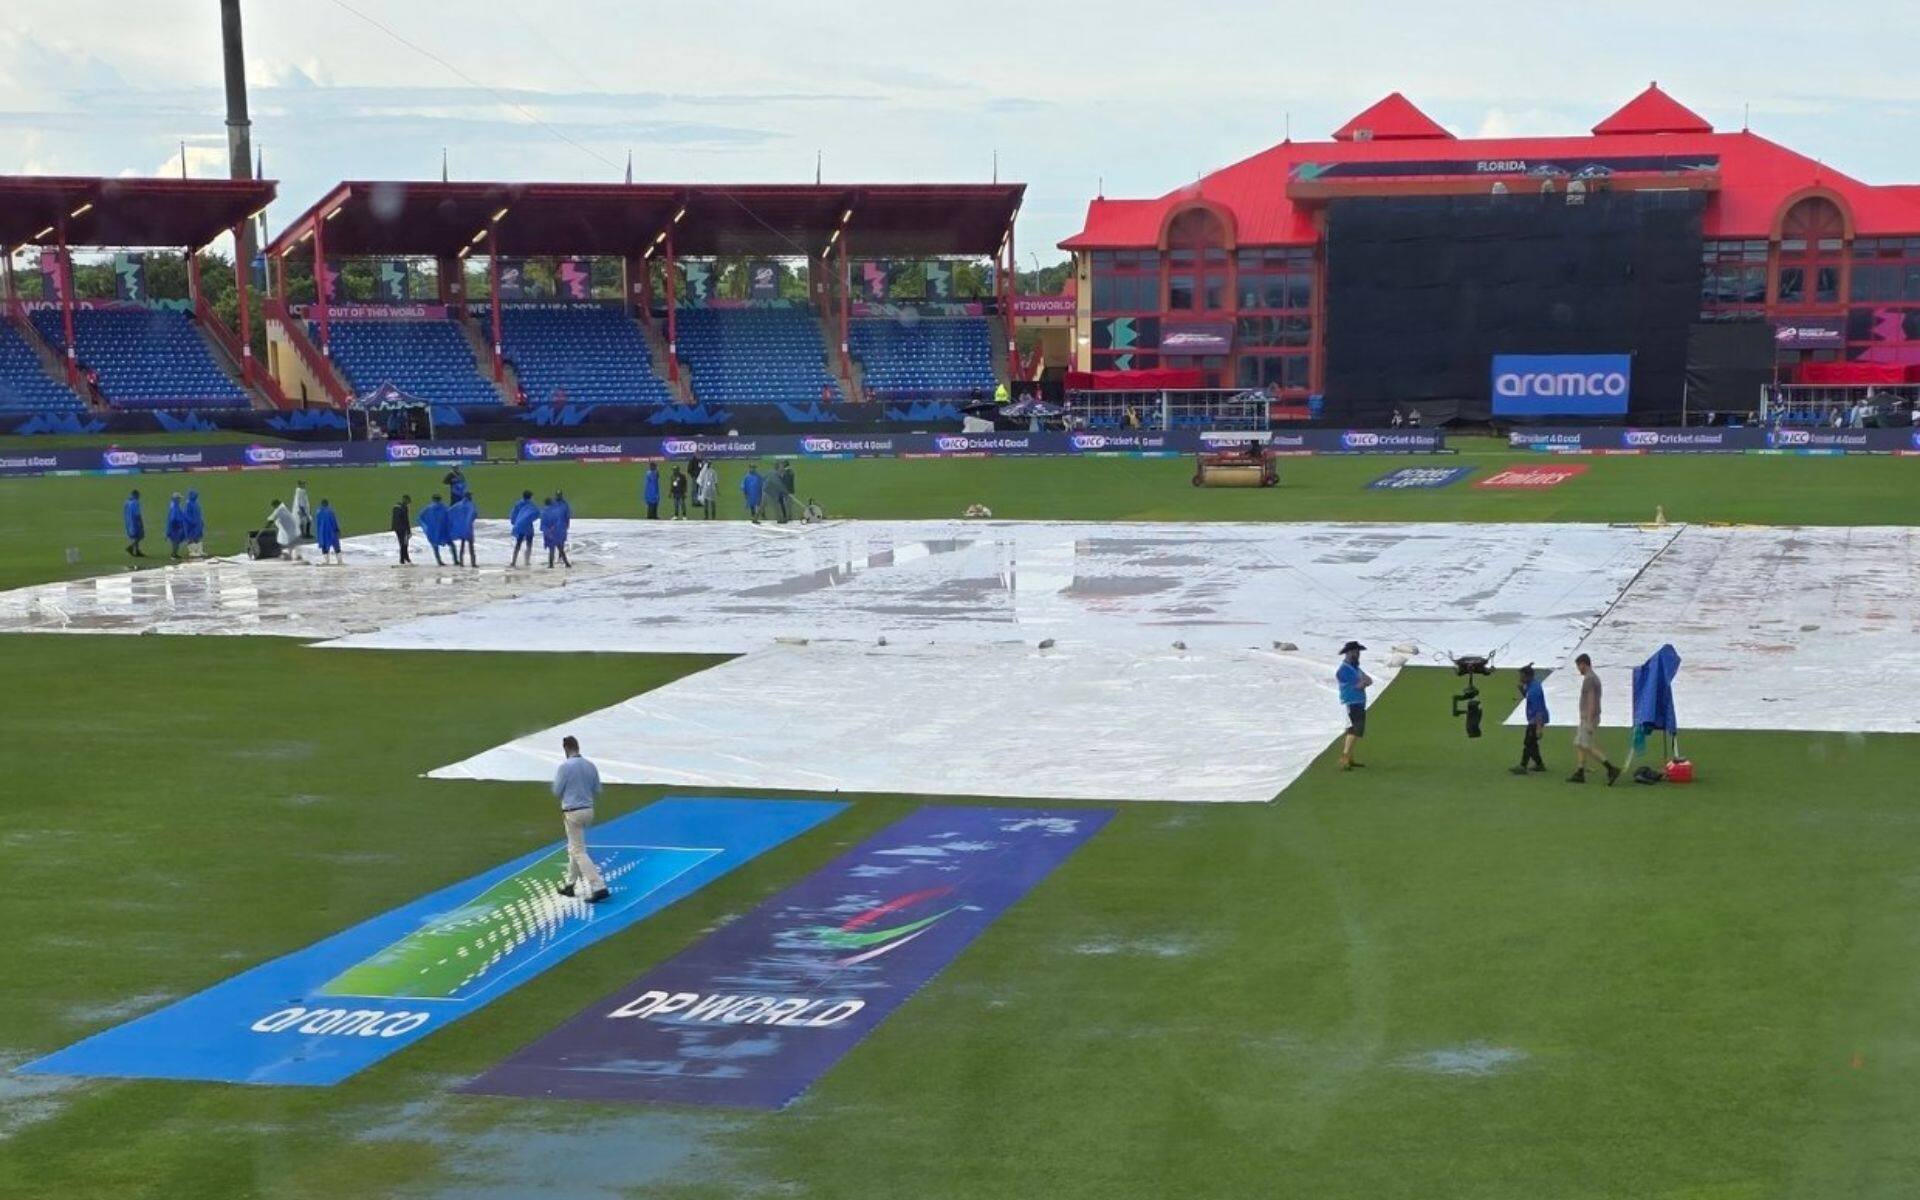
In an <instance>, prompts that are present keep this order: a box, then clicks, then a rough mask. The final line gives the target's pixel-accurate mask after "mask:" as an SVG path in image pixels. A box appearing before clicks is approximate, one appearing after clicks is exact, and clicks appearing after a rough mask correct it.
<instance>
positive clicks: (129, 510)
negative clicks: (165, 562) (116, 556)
mask: <svg viewBox="0 0 1920 1200" xmlns="http://www.w3.org/2000/svg"><path fill="white" fill-rule="evenodd" d="M120 526H121V528H123V529H125V530H126V531H127V557H128V558H145V557H146V556H147V553H146V551H144V550H142V549H141V548H140V543H141V542H143V541H145V540H146V536H147V518H146V515H145V514H144V513H142V512H141V511H140V492H139V490H138V489H135V490H134V491H132V492H129V493H127V502H126V503H125V504H122V505H121V506H120Z"/></svg>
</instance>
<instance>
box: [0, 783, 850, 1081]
mask: <svg viewBox="0 0 1920 1200" xmlns="http://www.w3.org/2000/svg"><path fill="white" fill-rule="evenodd" d="M845 807H846V806H845V805H844V804H841V803H838V802H832V801H823V800H732V799H684V798H674V797H669V798H667V799H664V800H660V801H658V802H656V803H654V804H651V805H648V806H647V807H646V808H643V809H640V810H639V811H638V812H632V813H628V814H627V815H626V816H623V817H619V818H616V819H615V820H612V821H608V822H607V823H605V824H603V825H596V826H594V827H593V828H592V829H591V830H589V831H588V835H587V847H588V851H589V852H590V853H591V854H592V855H593V858H594V862H595V863H596V864H597V865H598V866H599V867H600V871H601V874H603V875H604V876H605V877H606V879H607V885H608V886H609V887H610V888H611V889H612V891H613V895H612V896H611V897H609V898H608V899H607V900H605V901H603V902H602V903H600V904H597V905H589V904H587V903H586V902H585V901H584V900H579V899H569V898H566V897H563V896H560V895H558V894H557V893H556V892H555V891H554V885H555V884H556V883H557V882H558V881H559V880H560V879H561V878H562V877H563V876H564V874H565V871H566V848H565V845H564V843H558V842H556V843H554V844H552V845H549V846H545V847H542V848H541V849H539V850H535V851H533V852H531V853H529V854H525V855H522V856H521V857H519V858H517V859H514V860H513V861H512V862H509V863H506V864H505V865H503V866H499V867H496V868H494V869H493V870H491V871H486V872H484V873H482V874H480V875H476V876H474V877H473V878H472V879H468V880H466V881H465V882H462V883H456V884H454V885H453V886H451V887H446V888H442V889H440V890H439V891H437V892H434V893H433V894H432V895H429V896H423V897H422V898H420V899H419V900H416V901H414V902H413V903H411V904H408V905H406V906H404V907H401V908H397V909H394V910H393V911H391V912H388V913H384V914H382V915H380V916H377V917H373V918H371V919H370V920H367V921H363V922H361V923H360V924H358V925H356V926H354V927H353V928H351V929H348V930H345V931H344V932H341V933H336V934H334V935H333V936H332V937H330V938H327V939H326V940H324V941H321V942H317V943H315V944H314V945H311V946H309V947H307V948H306V949H304V950H300V951H296V952H295V953H293V954H289V955H287V956H285V957H284V958H277V959H274V960H273V961H272V962H269V963H264V964H262V965H261V966H258V967H255V968H253V969H252V970H250V971H247V972H245V973H244V974H241V975H236V976H235V977H233V978H232V979H229V980H227V981H226V982H224V983H220V984H216V985H214V986H213V987H210V988H208V989H207V990H206V991H204V992H201V993H199V994H198V995H194V996H190V997H188V998H187V999H185V1000H181V1001H179V1002H178V1003H175V1004H170V1005H168V1006H167V1007H166V1008H163V1009H160V1010H159V1011H158V1012H153V1013H149V1014H148V1015H146V1016H144V1017H141V1018H139V1019H138V1020H134V1021H129V1022H128V1023H127V1024H125V1025H120V1026H116V1027H115V1028H112V1029H109V1030H106V1031H105V1032H103V1033H98V1034H95V1035H94V1036H92V1037H90V1038H88V1039H86V1040H85V1041H83V1042H80V1043H77V1044H76V1045H73V1046H69V1047H67V1048H66V1049H65V1050H61V1051H59V1052H57V1053H54V1054H50V1055H48V1056H47V1057H46V1058H42V1059H39V1060H38V1061H36V1062H31V1063H28V1064H26V1065H25V1066H23V1067H21V1068H20V1070H22V1071H25V1072H29V1073H35V1074H47V1075H105V1076H119V1077H132V1078H145V1079H203V1080H211V1081H217V1082H223V1083H269V1084H332V1083H338V1082H340V1081H341V1080H342V1079H345V1078H347V1077H348V1076H350V1075H352V1074H354V1073H355V1072H356V1071H359V1070H361V1069H363V1068H365V1067H368V1066H371V1065H372V1064H374V1063H376V1062H379V1061H380V1060H381V1059H383V1058H385V1057H387V1056H388V1055H389V1054H392V1053H393V1052H394V1051H396V1050H398V1049H400V1048H401V1047H402V1046H406V1045H408V1044H410V1043H412V1042H416V1041H418V1040H419V1039H421V1038H423V1037H426V1036H427V1035H428V1034H430V1033H432V1032H433V1031H434V1030H436V1029H438V1028H440V1027H441V1026H443V1025H447V1024H449V1023H451V1022H453V1021H456V1020H458V1019H459V1018H461V1017H463V1016H465V1015H466V1014H468V1013H470V1012H472V1011H474V1010H475V1009H477V1008H479V1007H480V1006H481V1005H483V1004H485V1003H487V1002H488V1001H490V1000H492V999H493V998H494V997H496V996H499V995H503V994H504V993H506V992H508V991H510V990H512V989H513V988H515V987H517V986H519V985H520V984H521V983H524V982H526V981H527V980H529V979H531V978H533V977H534V976H536V975H538V974H540V973H541V972H542V971H545V970H546V969H547V968H549V967H551V966H553V965H554V964H556V963H559V962H561V961H563V960H565V959H566V958H568V957H569V956H571V955H573V954H575V953H578V952H579V951H581V950H584V949H586V948H587V947H588V946H591V945H593V944H594V943H595V942H599V941H601V940H603V939H605V938H607V937H610V936H612V935H613V934H615V933H618V932H619V931H620V930H622V929H625V928H627V927H628V926H630V925H632V924H634V923H635V922H637V921H640V920H642V919H644V918H646V917H649V916H651V915H653V914H654V913H657V912H659V911H660V910H661V909H663V908H665V907H666V906H667V905H669V904H672V903H673V902H674V901H676V900H679V899H681V898H682V897H685V896H688V895H691V894H692V893H694V892H695V891H698V890H699V889H700V888H702V887H704V886H705V885H707V884H708V883H711V882H712V881H714V880H715V879H718V878H720V877H721V876H722V875H725V874H726V873H727V872H729V871H731V870H733V869H734V868H735V867H737V866H739V865H740V864H742V863H744V862H747V861H748V860H750V859H752V858H754V857H756V856H758V855H760V854H762V853H764V852H765V851H767V850H771V849H772V848H773V847H775V846H778V845H780V844H781V843H782V842H785V841H787V840H789V839H791V838H794V837H797V836H799V835H800V834H802V833H805V832H806V831H807V830H809V829H812V828H813V827H814V826H816V825H818V824H820V823H821V822H822V821H825V820H827V819H828V818H830V817H832V816H834V815H835V814H836V813H838V812H840V811H841V810H842V809H844V808H845ZM554 823H555V824H556V825H557V824H558V823H559V813H558V812H557V811H556V812H555V813H554Z"/></svg>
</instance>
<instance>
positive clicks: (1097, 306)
mask: <svg viewBox="0 0 1920 1200" xmlns="http://www.w3.org/2000/svg"><path fill="white" fill-rule="evenodd" d="M1119 282H1120V281H1119V280H1117V279H1115V278H1114V277H1113V276H1111V275H1102V274H1099V273H1098V272H1095V274H1094V276H1093V311H1095V312H1111V311H1113V310H1114V309H1116V308H1118V307H1119V302H1118V300H1117V299H1116V296H1115V293H1116V291H1117V290H1118V289H1117V288H1116V287H1115V285H1116V284H1118V283H1119Z"/></svg>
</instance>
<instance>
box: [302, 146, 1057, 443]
mask: <svg viewBox="0 0 1920 1200" xmlns="http://www.w3.org/2000/svg"><path fill="white" fill-rule="evenodd" d="M1024 194H1025V188H1024V185H1020V184H999V183H994V184H872V185H866V184H859V185H854V184H848V185H839V184H812V185H794V184H741V185H701V184H691V185H688V184H645V183H642V184H633V183H627V184H558V183H505V182H472V183H469V182H438V183H435V182H392V181H389V182H376V181H350V182H345V183H341V184H339V185H338V186H336V187H335V188H333V189H332V190H331V191H329V192H328V193H327V194H326V195H325V196H323V197H322V198H321V199H320V200H319V201H318V202H317V203H315V204H314V205H313V206H312V207H310V208H309V209H307V210H306V211H305V212H304V213H302V214H301V215H300V216H299V217H298V218H296V219H295V220H294V221H293V222H292V223H291V224H289V225H288V226H287V227H286V228H285V229H284V230H283V231H281V233H280V234H279V236H278V237H276V238H275V239H274V240H273V243H272V244H271V246H270V247H269V248H268V252H267V253H268V257H269V260H270V262H271V264H272V273H271V278H272V281H273V288H274V293H275V298H276V303H278V304H281V305H289V306H290V305H291V304H293V303H294V302H296V301H298V302H303V303H305V304H306V305H307V308H306V315H307V317H308V318H309V320H310V322H311V328H312V338H311V340H312V343H313V356H312V357H313V358H314V359H315V360H317V361H325V362H331V361H334V359H335V355H334V354H333V350H334V347H333V341H334V334H335V329H334V325H335V323H336V321H338V320H339V319H340V317H339V314H340V312H341V311H343V310H344V309H345V308H346V306H348V305H355V304H361V303H363V300H371V301H372V302H374V303H391V302H393V298H391V297H389V298H384V299H383V298H380V297H368V298H356V297H351V296H344V295H342V294H341V292H340V291H339V290H338V289H339V285H340V281H341V280H342V278H343V277H344V275H345V272H344V271H343V270H342V269H341V264H343V263H346V262H348V261H350V260H352V259H355V258H380V259H386V260H406V259H425V260H431V261H432V262H433V263H434V272H433V274H434V278H435V280H436V281H437V282H436V284H435V287H434V292H433V294H432V295H431V296H419V297H414V296H407V297H405V299H406V300H407V302H409V303H411V302H414V301H416V300H417V301H420V302H425V303H431V304H433V305H438V306H444V307H445V308H446V310H447V312H448V315H449V316H450V317H451V318H452V319H453V320H454V321H455V322H458V323H459V324H461V325H462V326H463V327H464V328H468V329H471V330H472V331H473V334H474V338H475V340H476V342H477V343H478V356H479V359H480V361H481V363H482V366H483V369H484V370H485V371H486V372H487V373H488V374H489V375H490V376H491V378H492V381H493V382H494V384H495V385H496V386H497V387H500V388H502V389H503V390H504V389H511V388H513V384H512V382H511V377H510V367H511V366H514V365H517V366H519V367H520V369H521V375H522V377H521V378H520V380H519V383H518V389H517V390H522V391H524V392H525V393H526V400H527V402H528V403H529V404H545V403H548V402H549V401H551V400H552V399H554V398H555V397H564V398H565V400H566V401H567V402H568V404H570V405H577V404H617V403H633V404H646V403H650V402H655V401H660V400H665V401H672V402H678V403H680V404H694V403H698V402H707V403H713V404H724V403H729V402H758V401H766V402H770V403H781V404H785V405H788V406H789V407H792V408H794V409H795V410H796V411H803V412H804V411H813V412H817V411H819V410H820V409H822V408H826V407H831V406H833V405H835V404H837V402H838V401H840V400H841V399H858V398H861V397H860V396H859V387H858V378H859V373H860V364H859V363H857V362H856V360H855V358H854V353H853V334H852V325H853V318H854V317H855V315H856V306H857V305H859V304H862V303H865V302H868V301H870V300H872V299H873V298H875V297H876V296H880V297H883V298H884V297H885V295H886V293H885V292H884V291H876V289H875V287H874V285H873V278H874V274H875V272H874V271H873V269H872V268H873V267H874V265H875V263H877V262H887V261H895V262H906V261H914V260H918V261H923V262H925V261H935V260H938V259H941V258H943V257H967V256H971V257H973V258H976V259H988V260H990V261H991V263H992V270H991V289H992V291H993V293H994V294H993V297H992V298H991V300H988V301H985V302H983V303H982V304H981V306H980V312H979V313H976V314H971V315H973V316H976V317H980V318H983V319H981V320H978V321H976V322H975V323H974V324H972V325H969V326H967V328H966V333H967V334H968V340H969V345H968V348H967V351H966V355H965V357H966V358H967V359H969V360H971V359H972V358H973V357H974V355H975V352H976V351H977V349H978V347H977V345H974V344H973V343H972V340H971V336H972V335H974V334H977V335H978V336H979V337H985V338H992V339H998V338H1000V337H1001V336H1002V335H1004V339H1005V343H1006V345H1005V347H1004V349H1002V348H1001V347H1000V346H999V345H998V344H997V343H996V344H995V345H994V346H993V347H992V349H991V356H992V358H993V359H994V360H1001V359H1010V358H1011V357H1012V354H1013V350H1014V345H1013V343H1014V340H1015V334H1016V330H1015V328H1014V322H1013V320H1012V319H1011V316H1010V315H1008V316H1006V318H1005V319H1001V316H1000V315H1001V314H1010V312H1011V307H1012V306H1011V296H1012V280H1013V278H1014V270H1013V265H1014V263H1015V261H1016V260H1015V257H1014V255H1015V245H1014V222H1015V218H1016V217H1017V215H1018V213H1019V208H1020V203H1021V200H1022V197H1023V196H1024ZM855 253H859V254H861V255H863V256H869V257H865V258H863V259H861V260H856V259H855V258H854V257H853V255H854V254H855ZM606 260H614V261H615V262H617V264H618V269H617V270H608V269H607V266H608V263H607V261H606ZM723 262H725V263H727V264H730V265H737V266H745V267H747V268H749V270H748V276H749V277H750V279H751V283H750V285H749V287H748V288H746V289H745V293H746V294H745V295H743V296H730V297H726V298H724V299H723V298H722V297H719V296H718V295H716V293H715V291H714V289H713V287H712V285H713V283H714V282H715V281H716V280H717V279H718V277H719V275H720V271H719V269H718V268H719V265H720V264H721V263H723ZM290 263H291V264H294V265H295V267H296V268H297V269H293V270H290V269H289V265H290ZM481 263H484V264H485V266H484V276H483V278H484V279H485V296H484V298H482V297H480V296H478V295H473V296H470V295H468V292H469V291H470V290H472V291H478V290H479V289H478V288H477V286H473V285H469V283H468V278H469V276H468V271H469V270H470V269H472V267H475V266H478V265H479V264H481ZM533 266H537V267H538V269H537V270H534V269H530V267H533ZM549 267H550V277H551V278H552V279H553V280H555V283H554V284H553V285H551V286H552V288H553V290H552V291H551V292H550V293H546V294H530V293H529V292H528V291H527V281H528V280H530V279H533V278H535V277H537V276H548V275H549ZM762 267H767V268H770V269H768V270H765V271H762V270H761V269H760V268H762ZM796 267H798V268H799V269H796ZM856 267H858V268H859V272H860V279H859V280H858V281H856V278H855V271H856ZM782 271H785V272H787V277H788V278H793V277H796V276H799V275H801V274H802V271H803V272H804V279H805V293H804V295H781V294H780V288H779V279H780V277H781V272H782ZM763 276H764V278H763ZM563 277H564V278H566V279H567V285H566V286H565V287H562V286H561V284H560V282H559V281H560V280H561V279H562V278H563ZM315 280H318V281H320V283H321V284H324V286H320V285H317V284H316V283H315ZM769 288H770V289H771V291H769V290H768V289H769ZM716 301H720V302H719V303H716ZM527 307H538V308H541V309H543V310H546V311H548V312H550V313H551V314H554V315H551V316H547V317H543V318H538V319H535V318H531V317H525V318H523V317H521V316H520V315H519V310H520V309H521V308H527ZM989 308H990V309H991V311H992V313H993V314H995V315H994V316H993V317H992V318H991V319H990V320H989V319H985V318H986V313H987V310H988V309H989ZM609 309H610V310H612V311H616V312H619V313H622V314H624V317H625V318H626V319H627V320H628V321H629V322H634V323H637V324H638V326H639V328H640V330H641V332H642V336H643V338H644V342H643V343H641V344H639V345H638V346H636V344H634V343H632V342H631V341H630V340H629V339H627V338H625V337H624V336H618V335H614V334H613V333H612V331H611V330H608V329H605V328H601V329H596V330H586V329H584V328H583V327H584V326H585V325H586V324H587V319H586V318H587V317H588V316H589V315H593V316H595V317H596V318H597V319H602V320H603V319H604V311H606V310H609ZM696 310H698V312H699V314H700V315H697V316H696V315H694V314H695V311H696ZM569 316H571V317H572V318H575V319H572V320H569V319H568V318H569ZM683 325H687V326H689V330H690V331H691V332H692V334H693V341H694V344H692V345H689V344H688V343H686V342H685V341H684V340H683V337H682V334H683V328H682V326H683ZM956 328H958V327H956ZM736 331H738V333H739V336H735V333H736ZM303 336H304V332H303V331H296V333H295V335H294V338H293V339H292V340H295V341H296V342H297V341H298V339H299V338H300V337H303ZM872 336H873V335H872V333H871V331H869V332H868V333H866V334H863V338H869V337H872ZM943 336H948V335H944V334H943ZM554 339H564V340H565V341H566V342H567V343H568V344H570V345H572V346H575V347H577V348H578V352H577V353H576V352H569V353H566V354H560V353H555V352H553V342H554ZM305 356H306V352H305V351H304V350H302V351H301V353H300V354H299V355H297V356H282V357H283V359H299V358H304V357H305ZM643 356H644V357H643ZM907 357H908V358H909V359H911V358H912V356H911V355H909V356H907ZM695 358H700V359H702V360H703V367H702V369H701V370H700V371H699V372H698V373H697V374H696V376H695V378H694V379H693V380H692V381H691V384H692V386H691V388H689V386H688V382H689V381H688V380H687V378H686V374H687V367H688V364H689V362H691V361H693V360H694V359H695ZM290 365H292V364H291V363H290ZM908 367H909V373H908V378H910V379H926V378H931V376H930V375H928V374H927V373H926V372H924V371H919V367H918V365H917V364H915V363H913V362H911V361H909V363H908ZM967 369H969V370H974V374H973V375H969V376H967V378H969V379H972V378H976V377H977V376H978V372H977V370H975V368H974V367H973V366H969V367H968V368H967ZM916 371H919V373H918V374H915V373H914V372H916ZM756 373H757V375H758V376H759V377H758V378H756ZM650 376H651V377H650ZM656 379H657V381H658V382H659V383H660V384H661V385H662V386H661V387H659V388H656V387H655V386H654V383H655V380H656ZM283 382H285V380H284V379H283ZM358 382H359V383H360V385H362V386H365V385H368V384H370V383H371V382H373V381H372V380H365V379H363V380H360V381H358ZM393 382H395V383H397V384H399V385H400V386H402V387H403V388H407V389H408V390H411V391H415V392H419V393H422V394H426V389H425V388H424V387H422V386H421V384H422V381H420V380H409V379H400V378H395V379H394V380H393ZM765 382H771V383H772V386H769V387H760V386H759V384H761V383H765ZM935 383H936V385H938V384H939V381H938V380H936V381H935ZM529 385H531V386H529ZM290 390H291V389H290ZM936 390H939V389H938V388H936ZM703 393H706V394H703ZM427 398H429V399H431V398H432V397H431V396H430V395H428V396H427Z"/></svg>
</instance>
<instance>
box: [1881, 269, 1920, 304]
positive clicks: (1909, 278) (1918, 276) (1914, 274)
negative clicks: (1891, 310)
mask: <svg viewBox="0 0 1920 1200" xmlns="http://www.w3.org/2000/svg"><path fill="white" fill-rule="evenodd" d="M1902 270H1903V271H1905V273H1906V285H1905V286H1904V287H1903V288H1901V292H1900V298H1901V299H1903V300H1920V265H1916V266H1908V267H1904V268H1902ZM1892 298H1893V297H1891V296H1889V297H1888V299H1892Z"/></svg>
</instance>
